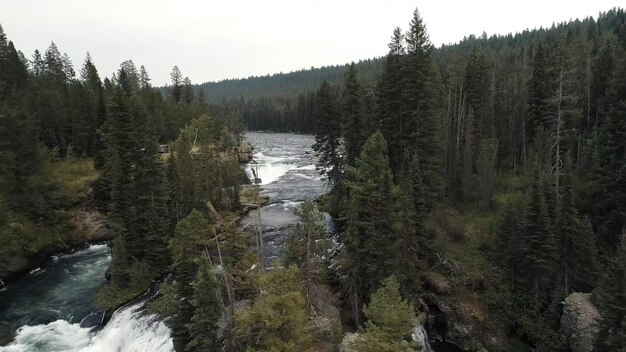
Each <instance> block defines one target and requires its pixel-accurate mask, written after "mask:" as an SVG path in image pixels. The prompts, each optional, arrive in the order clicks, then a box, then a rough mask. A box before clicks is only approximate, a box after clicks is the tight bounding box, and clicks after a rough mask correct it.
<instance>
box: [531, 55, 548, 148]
mask: <svg viewBox="0 0 626 352" xmlns="http://www.w3.org/2000/svg"><path fill="white" fill-rule="evenodd" d="M548 60H549V58H548V54H547V53H546V49H545V47H544V44H542V43H539V44H537V47H536V50H535V54H534V56H533V71H532V76H531V79H530V81H529V83H528V91H529V95H530V101H529V103H528V104H529V108H528V122H527V127H526V136H527V141H529V142H530V141H532V140H533V139H534V137H535V132H536V131H537V130H538V129H539V128H540V127H542V126H543V124H544V123H545V122H546V121H547V120H549V119H550V113H549V109H548V99H549V98H550V97H551V96H552V91H553V89H552V83H551V82H552V77H551V74H550V72H549V61H548Z"/></svg>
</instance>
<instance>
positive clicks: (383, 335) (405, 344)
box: [352, 276, 417, 352]
mask: <svg viewBox="0 0 626 352" xmlns="http://www.w3.org/2000/svg"><path fill="white" fill-rule="evenodd" d="M363 313H364V314H365V317H366V318H367V319H368V320H367V322H366V323H365V328H364V329H363V341H360V342H358V343H356V346H352V347H353V348H356V350H357V351H376V352H391V351H414V350H415V347H416V346H415V342H413V341H411V342H409V341H410V340H411V332H412V331H413V329H414V328H415V325H416V324H417V318H416V317H415V310H414V308H413V306H412V305H411V304H409V303H408V302H407V301H406V300H404V299H403V298H402V296H401V295H400V285H399V283H398V281H397V280H396V278H395V277H394V276H390V277H388V278H386V279H385V280H384V281H383V282H382V284H381V286H380V288H379V289H378V290H376V292H374V293H373V294H372V298H371V301H370V303H369V304H368V305H367V306H365V307H364V308H363Z"/></svg>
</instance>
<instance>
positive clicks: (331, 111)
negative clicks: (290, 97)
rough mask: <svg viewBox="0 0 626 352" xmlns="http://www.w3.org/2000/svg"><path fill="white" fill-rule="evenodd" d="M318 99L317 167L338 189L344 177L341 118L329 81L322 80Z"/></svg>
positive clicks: (331, 184)
mask: <svg viewBox="0 0 626 352" xmlns="http://www.w3.org/2000/svg"><path fill="white" fill-rule="evenodd" d="M316 99H317V100H316V107H317V114H316V121H317V129H316V133H315V144H313V150H314V151H315V153H316V155H317V156H318V157H319V159H318V161H317V163H316V167H317V169H318V171H319V172H320V174H322V175H326V177H327V179H328V182H329V183H330V186H331V188H332V189H333V190H335V191H337V190H338V189H339V188H340V186H341V182H342V179H343V157H342V154H343V153H342V148H341V119H340V114H339V111H338V108H337V98H336V96H335V93H334V91H333V89H332V88H331V87H330V85H329V84H328V82H326V81H323V82H322V84H321V86H320V88H319V90H318V91H317V94H316Z"/></svg>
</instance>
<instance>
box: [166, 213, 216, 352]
mask: <svg viewBox="0 0 626 352" xmlns="http://www.w3.org/2000/svg"><path fill="white" fill-rule="evenodd" d="M213 236H214V231H213V229H212V228H211V227H210V226H209V223H208V222H207V220H206V219H205V218H204V216H203V215H202V214H201V213H200V212H199V211H198V210H193V211H192V212H191V213H190V214H189V215H188V216H187V217H186V218H184V219H182V220H181V221H179V222H178V224H177V225H176V234H175V235H174V237H172V239H171V240H170V242H169V248H170V251H171V253H172V255H173V262H172V266H171V268H172V271H173V274H174V277H175V279H176V284H175V286H174V288H175V292H176V294H177V297H178V298H179V308H178V314H177V315H176V316H175V317H174V318H173V319H172V328H173V330H174V334H175V335H176V340H181V341H183V343H184V344H186V343H188V339H189V338H191V336H190V335H189V331H188V324H189V323H190V321H191V318H192V316H193V314H194V311H195V309H194V307H193V305H192V301H193V298H194V287H193V286H192V285H191V283H192V282H193V281H194V280H196V279H197V278H198V279H199V276H198V275H204V274H200V273H199V270H198V258H199V257H200V256H201V254H202V253H203V252H204V250H205V248H206V246H208V245H209V244H210V239H211V237H213ZM205 279H206V278H203V280H205Z"/></svg>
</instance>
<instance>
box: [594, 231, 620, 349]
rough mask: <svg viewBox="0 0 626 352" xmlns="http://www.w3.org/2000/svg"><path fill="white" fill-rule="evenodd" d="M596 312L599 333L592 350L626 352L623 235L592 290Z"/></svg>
mask: <svg viewBox="0 0 626 352" xmlns="http://www.w3.org/2000/svg"><path fill="white" fill-rule="evenodd" d="M594 298H595V301H596V302H597V305H598V308H599V311H600V317H601V320H600V331H599V334H598V337H597V341H596V343H595V349H594V351H599V352H609V351H620V352H621V351H624V350H626V329H625V328H626V232H625V233H623V235H622V238H621V243H620V246H619V247H618V251H617V253H616V255H615V257H614V258H612V259H611V260H610V262H609V263H608V266H607V267H606V270H605V272H604V275H603V277H602V279H601V282H600V286H599V287H598V289H597V290H595V291H594Z"/></svg>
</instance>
